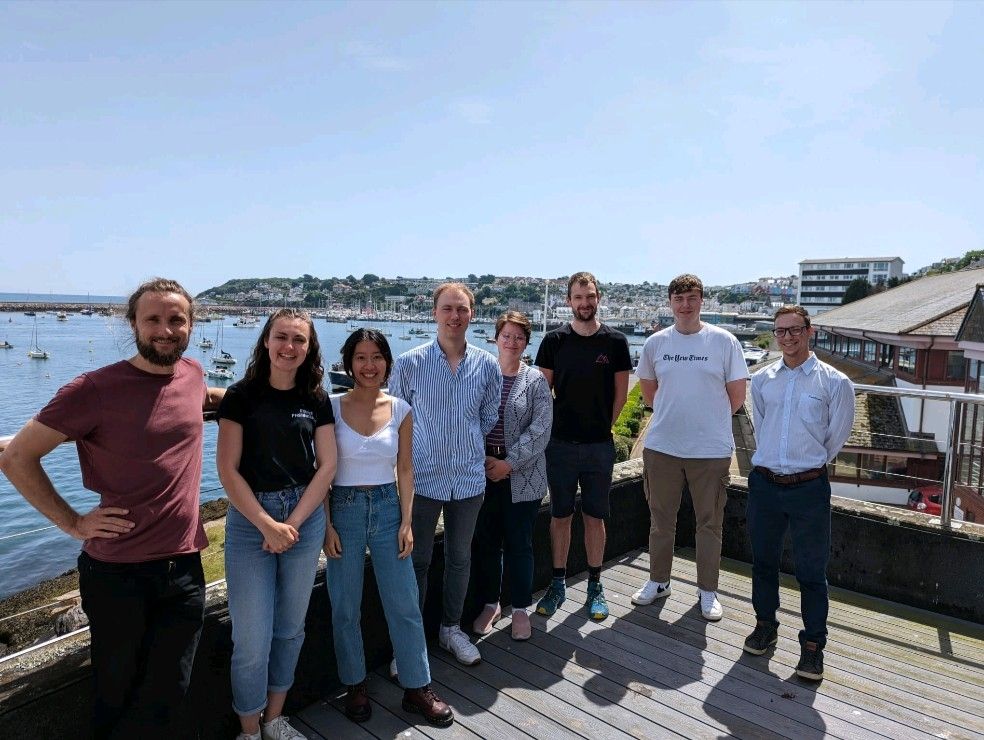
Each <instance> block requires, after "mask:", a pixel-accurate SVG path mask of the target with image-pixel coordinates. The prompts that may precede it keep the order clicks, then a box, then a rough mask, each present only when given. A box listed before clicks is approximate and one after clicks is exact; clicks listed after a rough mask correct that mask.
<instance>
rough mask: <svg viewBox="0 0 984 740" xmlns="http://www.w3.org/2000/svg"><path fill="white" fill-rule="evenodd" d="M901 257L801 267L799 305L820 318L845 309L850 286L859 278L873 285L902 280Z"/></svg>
mask: <svg viewBox="0 0 984 740" xmlns="http://www.w3.org/2000/svg"><path fill="white" fill-rule="evenodd" d="M902 264H903V261H902V258H901V257H837V258H831V259H808V260H802V261H801V262H800V263H799V290H798V291H797V293H796V302H797V303H798V304H799V305H801V306H803V307H804V308H805V309H806V310H807V311H809V312H810V313H811V314H813V315H816V314H819V313H823V312H824V311H829V310H831V309H833V308H836V307H837V306H839V305H841V301H843V299H844V294H845V293H846V292H847V286H848V285H850V284H851V282H852V281H854V280H857V279H858V278H864V279H865V280H867V281H868V282H869V283H870V284H871V285H874V286H880V285H887V284H888V281H889V280H891V279H892V278H896V279H901V278H902Z"/></svg>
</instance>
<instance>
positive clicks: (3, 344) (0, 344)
mask: <svg viewBox="0 0 984 740" xmlns="http://www.w3.org/2000/svg"><path fill="white" fill-rule="evenodd" d="M13 348H14V345H12V344H11V343H10V342H8V341H7V340H6V339H4V340H3V342H0V349H13Z"/></svg>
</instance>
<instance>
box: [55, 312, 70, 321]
mask: <svg viewBox="0 0 984 740" xmlns="http://www.w3.org/2000/svg"><path fill="white" fill-rule="evenodd" d="M55 318H56V319H58V320H59V321H68V314H66V313H65V312H64V311H59V312H58V313H56V314H55Z"/></svg>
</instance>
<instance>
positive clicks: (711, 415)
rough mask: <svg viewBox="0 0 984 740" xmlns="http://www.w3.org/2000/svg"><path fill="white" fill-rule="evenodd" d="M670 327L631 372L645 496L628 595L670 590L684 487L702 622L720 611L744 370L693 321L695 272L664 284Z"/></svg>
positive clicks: (730, 343)
mask: <svg viewBox="0 0 984 740" xmlns="http://www.w3.org/2000/svg"><path fill="white" fill-rule="evenodd" d="M669 296H670V308H671V309H672V311H673V320H674V323H673V326H671V327H669V328H667V329H663V330H662V331H659V332H656V333H655V334H653V335H652V336H651V337H650V338H649V339H648V340H646V345H645V347H643V350H642V358H641V360H640V362H639V367H638V369H637V370H636V375H638V377H639V385H640V386H642V397H643V399H644V400H645V401H646V404H647V405H649V406H651V407H652V409H653V416H652V419H651V420H650V422H649V427H648V429H647V431H646V438H645V443H644V444H645V449H644V451H643V464H644V466H645V478H644V481H643V484H644V487H645V491H646V500H647V501H648V502H649V515H650V520H651V522H650V529H649V580H648V581H646V583H645V584H643V586H642V588H641V589H639V590H638V591H637V592H636V593H635V594H633V596H632V603H633V604H651V603H653V602H654V601H655V600H656V599H660V598H663V597H665V596H667V595H669V593H670V569H671V568H672V565H673V544H674V538H675V536H676V520H677V513H678V511H679V509H680V498H681V496H682V494H683V487H684V486H685V485H686V486H687V487H688V488H689V489H690V496H691V498H692V499H693V502H694V512H695V514H696V520H697V522H696V536H695V539H696V545H697V591H698V598H699V600H700V609H701V613H702V614H703V615H704V618H705V619H708V620H711V621H717V620H719V619H720V618H721V615H722V610H721V604H720V602H719V601H718V598H717V587H718V571H719V570H720V566H721V527H722V524H723V522H724V506H725V503H727V491H726V486H727V484H728V475H729V470H730V467H731V455H732V453H733V452H734V450H735V441H734V435H733V434H732V431H731V416H732V414H734V413H735V411H737V410H738V408H739V407H740V406H741V405H742V404H743V403H744V402H745V391H746V381H747V380H748V368H747V366H746V365H745V359H744V356H743V355H742V351H741V344H740V343H739V342H738V340H737V339H736V338H735V336H734V335H733V334H731V333H730V332H727V331H725V330H723V329H718V328H717V327H716V326H711V325H710V324H705V323H704V322H702V321H701V320H700V309H701V306H702V305H703V300H704V285H703V283H702V282H701V280H700V278H698V277H697V276H696V275H680V276H679V277H676V278H674V279H673V280H672V281H671V282H670V288H669Z"/></svg>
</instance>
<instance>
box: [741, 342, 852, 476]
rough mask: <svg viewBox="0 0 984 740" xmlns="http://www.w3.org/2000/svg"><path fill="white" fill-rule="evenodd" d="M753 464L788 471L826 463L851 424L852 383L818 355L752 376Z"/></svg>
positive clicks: (780, 363) (790, 472) (775, 365)
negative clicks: (821, 360) (795, 364)
mask: <svg viewBox="0 0 984 740" xmlns="http://www.w3.org/2000/svg"><path fill="white" fill-rule="evenodd" d="M752 411H753V416H754V419H755V443H756V450H755V454H754V455H752V465H761V466H762V467H763V468H768V469H769V470H771V471H772V472H774V473H780V474H782V475H790V474H792V473H802V472H803V471H804V470H812V469H813V468H819V467H822V466H824V465H826V464H827V463H828V462H830V461H831V460H833V459H834V457H836V455H837V453H838V452H840V449H841V447H843V446H844V443H845V442H846V441H847V438H848V437H849V436H850V434H851V427H852V426H853V424H854V386H853V385H852V384H851V381H850V379H849V378H848V377H847V376H846V375H844V373H842V372H840V371H839V370H836V369H835V368H833V367H831V366H830V365H827V364H826V363H823V362H820V360H818V359H817V357H816V355H814V354H812V353H811V354H810V358H809V359H808V360H807V361H806V362H804V363H803V364H802V365H800V366H799V367H796V368H789V367H787V366H786V363H785V362H783V361H779V362H776V363H774V364H772V365H769V366H768V367H765V368H762V369H761V370H759V371H758V372H757V373H755V374H754V375H753V376H752Z"/></svg>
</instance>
